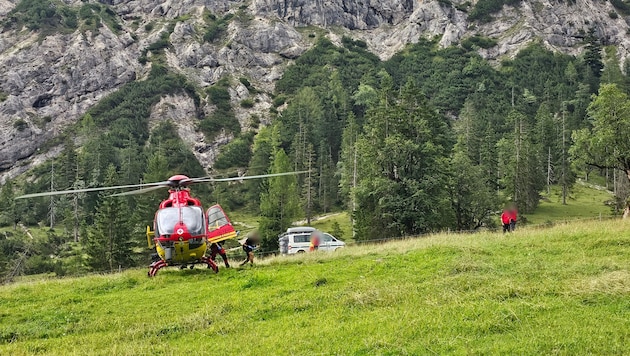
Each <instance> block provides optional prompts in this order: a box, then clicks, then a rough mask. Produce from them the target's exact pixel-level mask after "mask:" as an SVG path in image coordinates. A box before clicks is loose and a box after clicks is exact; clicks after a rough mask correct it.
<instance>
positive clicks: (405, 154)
mask: <svg viewBox="0 0 630 356" xmlns="http://www.w3.org/2000/svg"><path fill="white" fill-rule="evenodd" d="M390 83H391V78H388V77H387V76H383V77H382V85H381V87H382V89H381V91H380V93H379V97H380V99H379V104H378V106H377V107H375V108H373V109H370V110H368V113H367V116H366V126H365V134H364V135H361V137H360V138H359V140H358V141H357V147H358V152H359V155H360V157H359V166H360V167H361V169H360V171H359V172H358V176H359V182H358V184H357V187H356V190H355V192H356V200H357V209H356V211H355V219H356V228H357V235H358V238H361V239H376V238H380V237H384V236H401V235H409V234H418V233H421V232H424V231H430V230H434V229H439V228H441V227H445V226H448V224H449V223H452V221H453V219H451V217H452V213H451V209H450V206H449V198H448V193H447V192H446V190H445V189H444V187H445V186H446V185H447V181H448V173H447V172H446V171H447V170H446V169H445V167H446V166H447V152H448V151H450V146H451V139H450V136H449V130H448V126H447V124H446V120H445V119H444V117H442V116H440V115H438V114H437V113H436V111H435V110H434V109H432V108H431V107H430V106H429V105H428V104H427V102H426V99H425V98H424V97H423V96H422V95H421V94H420V93H419V91H418V89H417V88H416V87H415V86H414V85H413V83H411V82H408V83H407V85H406V86H405V87H404V88H403V89H402V92H401V94H400V97H399V98H398V99H397V98H396V97H395V96H394V95H393V93H392V92H391V85H390Z"/></svg>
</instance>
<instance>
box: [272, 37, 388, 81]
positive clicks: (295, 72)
mask: <svg viewBox="0 0 630 356" xmlns="http://www.w3.org/2000/svg"><path fill="white" fill-rule="evenodd" d="M344 44H345V45H346V46H344V47H336V46H335V45H333V44H332V42H330V41H329V40H328V39H326V38H325V37H320V38H319V39H318V40H317V43H316V44H315V46H313V47H312V48H311V49H310V50H308V51H306V52H305V53H304V54H302V55H301V56H300V57H299V58H298V59H296V61H295V63H294V65H291V66H289V67H287V69H286V71H285V73H284V75H283V76H282V78H281V79H280V80H278V82H277V83H276V90H277V92H278V93H295V92H297V91H298V89H299V88H302V87H320V88H324V87H325V86H326V84H327V82H328V80H329V73H328V70H329V69H330V68H336V69H337V70H338V71H339V76H340V78H341V82H342V83H343V85H344V87H345V88H346V90H348V92H349V93H352V92H353V91H354V90H355V89H356V88H357V87H358V85H359V81H360V79H361V77H362V76H363V75H364V74H365V73H371V72H372V73H375V72H376V71H377V70H378V68H379V67H380V61H379V59H378V57H376V56H375V55H374V54H372V53H370V52H368V51H367V49H365V47H364V42H361V41H352V40H350V39H345V40H344Z"/></svg>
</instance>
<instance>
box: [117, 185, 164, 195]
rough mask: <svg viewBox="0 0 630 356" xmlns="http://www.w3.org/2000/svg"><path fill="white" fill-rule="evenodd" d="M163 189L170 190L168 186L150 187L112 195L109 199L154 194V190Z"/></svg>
mask: <svg viewBox="0 0 630 356" xmlns="http://www.w3.org/2000/svg"><path fill="white" fill-rule="evenodd" d="M162 188H168V185H158V186H156V187H148V188H142V189H137V190H131V191H128V192H122V193H116V194H112V195H108V196H109V197H122V196H125V195H136V194H143V193H148V192H152V191H154V190H158V189H162Z"/></svg>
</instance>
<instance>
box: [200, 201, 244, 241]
mask: <svg viewBox="0 0 630 356" xmlns="http://www.w3.org/2000/svg"><path fill="white" fill-rule="evenodd" d="M206 215H207V216H208V235H207V236H208V241H210V242H219V241H223V240H227V239H231V238H235V237H236V236H237V233H236V231H235V230H234V227H233V226H232V223H231V222H230V219H228V217H227V215H226V214H225V212H224V211H223V209H222V208H221V206H220V205H219V204H217V205H213V206H211V207H210V208H208V211H207V214H206Z"/></svg>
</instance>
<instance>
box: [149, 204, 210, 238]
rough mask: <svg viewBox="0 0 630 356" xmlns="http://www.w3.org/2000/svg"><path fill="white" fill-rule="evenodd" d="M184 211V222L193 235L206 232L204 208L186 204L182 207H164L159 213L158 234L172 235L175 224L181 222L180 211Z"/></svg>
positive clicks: (157, 219)
mask: <svg viewBox="0 0 630 356" xmlns="http://www.w3.org/2000/svg"><path fill="white" fill-rule="evenodd" d="M180 209H181V212H182V222H183V223H184V225H186V228H188V232H189V233H190V234H191V235H192V236H197V235H203V234H204V218H203V210H202V209H201V207H199V206H184V207H181V208H164V209H162V210H160V211H158V213H157V217H156V221H157V226H156V229H157V230H156V233H157V234H158V235H171V234H173V233H174V230H175V225H177V223H178V222H179V211H180Z"/></svg>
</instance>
